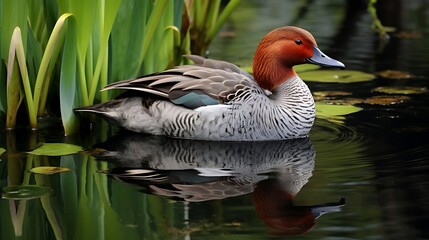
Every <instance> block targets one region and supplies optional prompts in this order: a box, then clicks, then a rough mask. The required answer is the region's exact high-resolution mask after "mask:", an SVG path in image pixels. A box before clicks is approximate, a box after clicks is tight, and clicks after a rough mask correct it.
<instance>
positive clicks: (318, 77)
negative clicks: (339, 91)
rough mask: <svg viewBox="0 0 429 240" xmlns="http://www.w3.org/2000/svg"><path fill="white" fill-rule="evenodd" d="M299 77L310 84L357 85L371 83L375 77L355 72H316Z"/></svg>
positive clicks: (302, 74)
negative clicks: (356, 83)
mask: <svg viewBox="0 0 429 240" xmlns="http://www.w3.org/2000/svg"><path fill="white" fill-rule="evenodd" d="M299 76H300V77H301V78H302V79H303V80H305V81H309V82H325V83H355V82H365V81H371V80H373V79H374V78H375V75H373V74H370V73H364V72H360V71H354V70H315V71H306V72H303V73H300V74H299Z"/></svg>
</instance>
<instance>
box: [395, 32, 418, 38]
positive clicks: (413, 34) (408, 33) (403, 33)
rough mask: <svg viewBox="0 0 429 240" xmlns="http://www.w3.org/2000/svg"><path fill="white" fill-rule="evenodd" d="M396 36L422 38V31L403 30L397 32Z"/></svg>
mask: <svg viewBox="0 0 429 240" xmlns="http://www.w3.org/2000/svg"><path fill="white" fill-rule="evenodd" d="M394 36H395V37H397V38H403V39H420V38H422V33H421V32H406V31H402V32H397V33H395V34H394Z"/></svg>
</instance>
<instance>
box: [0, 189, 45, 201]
mask: <svg viewBox="0 0 429 240" xmlns="http://www.w3.org/2000/svg"><path fill="white" fill-rule="evenodd" d="M50 191H52V188H50V187H44V186H37V185H20V186H7V187H4V188H3V193H2V196H1V198H2V199H14V200H27V199H34V198H40V197H42V196H43V195H45V194H47V193H48V192H50Z"/></svg>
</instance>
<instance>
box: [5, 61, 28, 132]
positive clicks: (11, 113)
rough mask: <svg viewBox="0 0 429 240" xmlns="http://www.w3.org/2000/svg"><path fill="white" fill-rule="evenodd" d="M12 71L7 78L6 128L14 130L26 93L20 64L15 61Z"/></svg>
mask: <svg viewBox="0 0 429 240" xmlns="http://www.w3.org/2000/svg"><path fill="white" fill-rule="evenodd" d="M13 61H14V62H13V63H12V70H11V71H10V75H8V77H7V85H6V88H7V112H6V128H7V129H14V128H15V126H16V117H17V112H18V109H19V106H20V105H21V102H22V99H23V98H24V93H23V91H22V83H21V76H20V74H19V68H18V63H17V62H16V61H15V60H13Z"/></svg>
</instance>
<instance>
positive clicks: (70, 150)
mask: <svg viewBox="0 0 429 240" xmlns="http://www.w3.org/2000/svg"><path fill="white" fill-rule="evenodd" d="M79 151H82V148H81V147H80V146H76V145H73V144H67V143H44V144H43V145H42V146H41V147H39V148H37V149H35V150H33V151H31V152H29V154H34V155H45V156H63V155H68V154H74V153H77V152H79Z"/></svg>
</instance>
